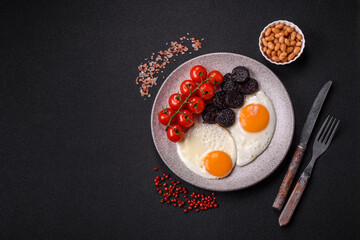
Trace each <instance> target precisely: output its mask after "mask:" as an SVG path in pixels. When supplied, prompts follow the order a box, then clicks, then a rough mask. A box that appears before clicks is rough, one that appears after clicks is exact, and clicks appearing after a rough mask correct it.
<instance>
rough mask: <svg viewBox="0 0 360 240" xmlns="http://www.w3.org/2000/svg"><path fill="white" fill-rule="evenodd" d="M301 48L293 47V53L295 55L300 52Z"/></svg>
mask: <svg viewBox="0 0 360 240" xmlns="http://www.w3.org/2000/svg"><path fill="white" fill-rule="evenodd" d="M300 50H301V48H300V47H296V48H294V53H295V55H297V54H298V53H299V52H300Z"/></svg>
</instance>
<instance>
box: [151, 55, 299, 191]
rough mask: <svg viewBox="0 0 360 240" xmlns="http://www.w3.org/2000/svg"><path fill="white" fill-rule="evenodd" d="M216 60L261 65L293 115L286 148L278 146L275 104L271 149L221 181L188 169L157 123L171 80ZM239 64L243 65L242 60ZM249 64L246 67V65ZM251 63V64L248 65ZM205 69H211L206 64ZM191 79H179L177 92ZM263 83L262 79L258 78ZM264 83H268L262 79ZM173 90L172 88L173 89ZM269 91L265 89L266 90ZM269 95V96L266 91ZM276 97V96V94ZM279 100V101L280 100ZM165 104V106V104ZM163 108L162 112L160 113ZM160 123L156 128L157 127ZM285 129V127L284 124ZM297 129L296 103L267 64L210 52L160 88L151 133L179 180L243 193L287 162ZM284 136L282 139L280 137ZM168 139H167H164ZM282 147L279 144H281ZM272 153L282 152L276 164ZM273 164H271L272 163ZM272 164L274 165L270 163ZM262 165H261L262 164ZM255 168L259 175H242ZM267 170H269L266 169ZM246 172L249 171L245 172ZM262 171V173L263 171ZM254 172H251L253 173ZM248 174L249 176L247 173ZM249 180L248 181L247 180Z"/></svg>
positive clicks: (161, 153)
mask: <svg viewBox="0 0 360 240" xmlns="http://www.w3.org/2000/svg"><path fill="white" fill-rule="evenodd" d="M212 57H215V58H216V57H219V58H226V57H233V58H238V59H241V60H242V61H243V62H242V64H243V65H245V66H248V65H257V66H258V67H260V69H259V70H261V72H262V73H263V74H264V73H266V74H269V75H271V77H272V78H273V80H272V81H275V82H274V83H276V84H277V85H278V86H277V87H278V88H279V89H278V91H279V92H281V97H283V98H284V100H285V101H284V102H282V103H284V104H283V105H285V106H286V107H285V108H286V112H287V113H288V114H289V115H288V118H287V120H286V121H287V124H288V126H287V132H286V134H287V135H286V139H285V141H283V142H284V144H285V145H282V146H277V145H276V144H277V143H276V142H274V140H275V138H276V139H278V138H279V136H277V133H278V131H279V130H278V125H279V123H278V116H279V115H278V109H277V107H276V104H274V108H275V111H276V115H277V126H276V129H275V133H274V137H273V140H272V141H271V143H270V145H269V147H268V148H267V149H266V150H265V151H264V152H263V153H262V154H261V155H260V156H259V157H258V158H257V159H255V160H254V161H253V162H252V163H250V164H248V165H246V166H244V167H238V166H235V167H234V170H233V172H232V173H231V174H230V175H229V176H228V177H226V178H223V179H220V180H211V179H206V178H203V177H200V176H198V175H197V174H195V173H193V172H192V171H191V170H190V169H188V168H187V167H186V166H185V164H184V163H183V162H182V161H181V160H180V158H179V157H178V155H177V154H174V152H175V153H176V152H177V148H176V144H175V143H172V142H170V141H169V140H167V137H166V133H165V132H164V126H162V125H160V123H159V122H158V121H157V114H158V111H160V110H161V107H158V106H157V105H159V104H160V103H158V102H159V99H160V96H161V93H162V92H163V91H164V89H165V88H166V87H167V86H168V85H169V84H170V83H169V82H170V80H172V78H173V76H175V75H176V74H177V73H178V72H179V71H181V69H182V68H184V67H185V68H186V66H188V65H191V66H193V65H197V64H203V63H202V62H203V61H204V59H207V58H212ZM239 62H241V61H240V60H239ZM244 63H245V64H244ZM247 63H248V64H247ZM238 65H241V63H240V64H239V63H236V62H235V63H234V64H233V66H232V68H233V67H236V66H238ZM205 67H207V66H206V65H205ZM211 70H213V69H209V71H211ZM216 70H219V71H221V72H223V73H224V70H222V69H216ZM249 70H250V76H252V77H254V78H256V76H254V74H255V75H256V73H255V72H253V71H252V69H251V68H250V69H249ZM188 71H190V69H188ZM228 71H230V70H227V71H226V72H228ZM186 78H187V79H188V78H189V76H183V77H182V78H181V79H178V80H177V81H178V83H179V84H178V86H176V87H174V86H173V88H174V89H178V87H179V86H180V83H181V82H182V81H183V80H185V79H186ZM258 81H259V79H258ZM261 81H264V80H261ZM261 81H259V83H260V88H261V85H262V84H261ZM170 87H171V86H170ZM264 90H265V89H264ZM176 91H177V90H174V92H176ZM264 92H265V93H266V94H267V95H268V96H269V94H268V93H267V92H266V91H264ZM272 95H273V96H274V94H272ZM169 96H170V92H167V94H166V97H165V99H167V98H168V97H169ZM273 96H271V95H270V96H269V98H270V99H271V100H272V101H273V103H274V99H272V98H273ZM277 101H279V100H277ZM163 105H164V104H163ZM165 105H167V103H165ZM159 109H160V110H159ZM155 124H156V125H155ZM281 126H282V125H281ZM294 127H295V118H294V110H293V106H292V102H291V99H290V96H289V94H288V92H287V91H286V89H285V87H284V85H283V84H282V82H281V81H280V79H279V78H278V77H277V76H276V75H275V74H274V73H273V72H272V71H271V70H270V69H269V68H267V67H266V66H265V65H263V64H262V63H260V62H258V61H256V60H254V59H252V58H249V57H246V56H243V55H241V54H236V53H227V52H217V53H209V54H204V55H201V56H198V57H195V58H193V59H190V60H188V61H187V62H185V63H183V64H181V65H180V66H179V67H177V68H176V69H175V70H174V71H173V72H172V73H171V74H170V75H169V76H168V77H167V78H166V79H165V81H164V82H163V84H162V86H161V87H160V89H159V91H158V93H157V95H156V98H155V100H154V103H153V106H152V111H151V133H152V137H153V141H154V145H155V147H156V150H157V151H158V153H159V155H160V157H161V159H162V160H163V162H164V163H165V164H166V166H167V167H168V168H169V169H170V170H171V171H172V172H173V173H174V174H175V175H177V176H178V177H180V178H181V179H182V180H184V181H186V182H188V183H190V184H192V185H194V186H197V187H199V188H202V189H206V190H210V191H222V192H226V191H236V190H240V189H244V188H247V187H250V186H253V185H255V184H257V183H259V182H260V181H262V180H264V179H265V178H266V177H268V176H269V175H271V174H272V173H273V172H274V171H275V170H276V169H277V167H278V166H279V165H280V164H281V163H282V161H283V160H284V158H285V156H286V154H287V152H288V150H289V148H290V145H291V142H292V139H293V135H294ZM155 128H160V130H161V134H162V135H159V133H158V132H156V131H155ZM280 137H281V136H280ZM159 138H162V139H163V143H165V144H166V146H163V145H162V146H160V145H161V142H160V141H161V140H160V139H159ZM164 139H166V140H164ZM278 145H279V144H278ZM274 146H277V147H278V148H279V149H276V148H274ZM269 151H270V152H271V151H272V153H275V152H276V151H281V154H280V155H281V156H280V155H279V154H278V155H279V156H277V157H278V158H277V159H275V160H274V161H272V162H271V154H270V155H269ZM269 161H270V162H269ZM268 163H271V164H268ZM259 164H260V166H257V165H259ZM254 167H255V170H256V171H255V172H256V173H257V174H256V175H255V176H252V175H250V176H249V175H247V177H246V176H244V175H241V174H242V173H246V172H247V170H246V169H247V168H250V170H251V171H253V170H254ZM264 167H265V168H264ZM239 168H242V169H243V170H242V173H240V176H237V175H239V173H238V174H237V175H235V174H234V172H236V171H237V172H239V171H241V170H237V169H239ZM244 169H245V170H244ZM259 169H261V170H259ZM251 171H250V173H251ZM245 175H246V174H245ZM244 179H245V181H243V180H244Z"/></svg>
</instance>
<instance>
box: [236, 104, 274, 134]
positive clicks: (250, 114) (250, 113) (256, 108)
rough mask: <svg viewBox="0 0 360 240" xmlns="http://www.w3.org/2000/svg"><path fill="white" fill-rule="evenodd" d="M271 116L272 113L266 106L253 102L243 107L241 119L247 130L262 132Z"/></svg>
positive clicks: (243, 126) (242, 125)
mask: <svg viewBox="0 0 360 240" xmlns="http://www.w3.org/2000/svg"><path fill="white" fill-rule="evenodd" d="M269 118H270V115H269V112H268V110H267V109H266V107H264V106H263V105H261V104H253V103H252V104H249V105H246V106H245V107H243V109H241V112H240V117H239V121H240V124H241V127H242V128H243V129H244V130H245V131H247V132H260V131H262V130H264V129H265V128H266V126H267V125H268V123H269Z"/></svg>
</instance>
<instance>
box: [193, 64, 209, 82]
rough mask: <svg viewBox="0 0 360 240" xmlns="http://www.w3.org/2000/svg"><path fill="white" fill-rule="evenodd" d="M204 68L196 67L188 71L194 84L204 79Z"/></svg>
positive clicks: (205, 74) (205, 73)
mask: <svg viewBox="0 0 360 240" xmlns="http://www.w3.org/2000/svg"><path fill="white" fill-rule="evenodd" d="M206 76H207V72H206V68H204V67H203V66H201V65H196V66H194V67H193V68H192V69H191V70H190V77H191V79H192V80H193V81H194V82H197V83H201V82H202V81H204V80H205V79H206Z"/></svg>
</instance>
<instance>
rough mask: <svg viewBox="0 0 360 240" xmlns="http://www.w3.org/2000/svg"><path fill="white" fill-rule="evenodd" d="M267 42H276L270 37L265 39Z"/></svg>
mask: <svg viewBox="0 0 360 240" xmlns="http://www.w3.org/2000/svg"><path fill="white" fill-rule="evenodd" d="M265 40H266V41H268V42H269V41H274V37H273V36H268V37H266V38H265Z"/></svg>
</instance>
